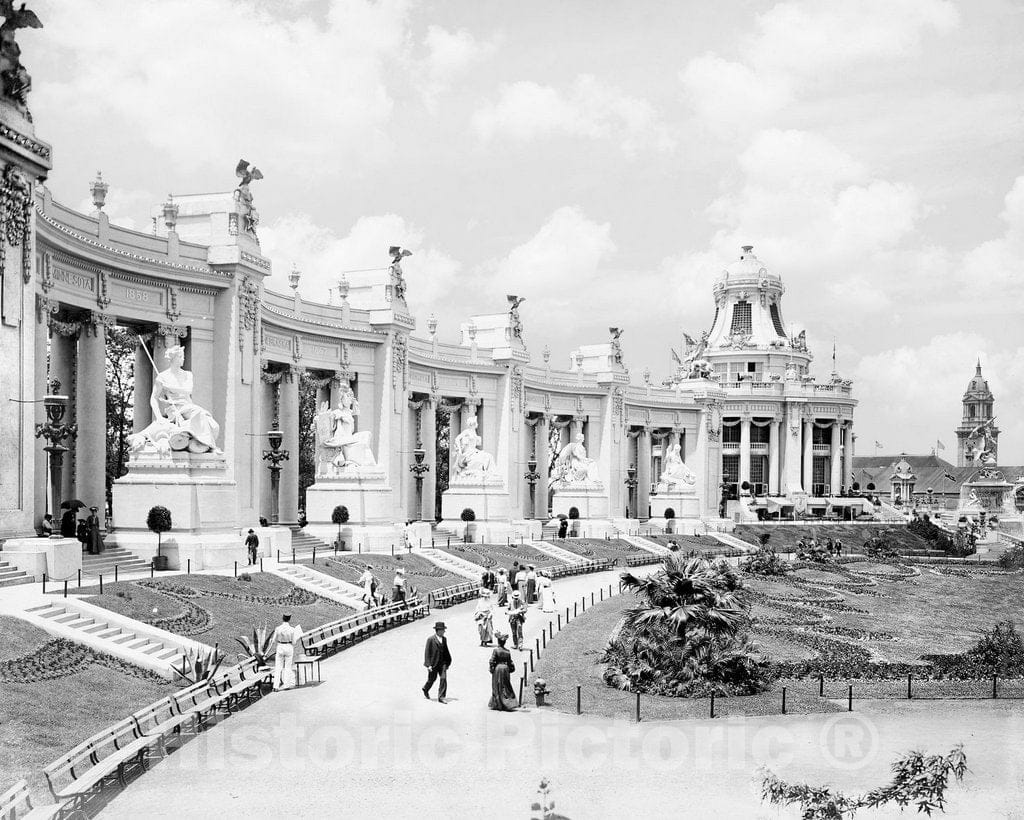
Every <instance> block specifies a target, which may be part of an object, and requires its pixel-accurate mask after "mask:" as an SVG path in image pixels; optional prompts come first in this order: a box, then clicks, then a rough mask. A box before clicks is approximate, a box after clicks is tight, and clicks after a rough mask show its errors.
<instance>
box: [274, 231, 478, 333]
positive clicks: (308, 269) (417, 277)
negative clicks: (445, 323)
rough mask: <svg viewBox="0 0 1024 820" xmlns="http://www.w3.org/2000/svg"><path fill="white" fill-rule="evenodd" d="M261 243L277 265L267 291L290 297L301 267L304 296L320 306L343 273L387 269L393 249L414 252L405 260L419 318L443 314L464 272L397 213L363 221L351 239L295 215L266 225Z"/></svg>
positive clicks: (412, 302) (410, 296)
mask: <svg viewBox="0 0 1024 820" xmlns="http://www.w3.org/2000/svg"><path fill="white" fill-rule="evenodd" d="M260 239H261V242H262V250H263V252H264V254H266V255H267V256H269V257H270V258H272V259H273V260H274V273H273V274H272V275H271V276H270V277H269V278H268V279H267V282H266V286H267V287H268V288H269V289H271V290H274V291H277V292H278V293H289V292H290V291H289V289H288V273H289V272H290V271H291V268H292V265H293V264H295V265H297V266H298V268H299V270H300V272H301V274H302V278H301V281H300V284H299V292H300V293H301V294H302V295H303V297H304V298H306V299H310V300H314V301H320V302H325V301H327V300H328V291H329V290H331V289H333V288H336V287H337V285H338V281H339V279H340V278H341V276H342V272H343V271H352V270H361V269H365V268H375V267H379V268H385V267H387V265H388V263H389V261H390V259H389V258H388V253H387V251H388V248H389V247H390V246H391V245H401V246H402V247H404V248H408V249H409V250H411V251H412V252H413V255H412V256H411V257H409V258H408V259H405V260H403V262H402V270H403V271H404V272H405V277H406V280H407V282H408V300H409V302H410V309H411V310H413V312H414V313H417V314H419V313H423V312H424V311H426V312H429V311H430V310H431V309H435V310H437V309H439V308H440V306H441V305H442V303H443V302H444V301H445V300H446V298H447V297H449V295H450V292H451V288H452V286H453V285H454V283H455V280H456V277H457V274H458V273H459V271H460V269H461V265H460V263H459V262H458V261H456V260H455V259H453V258H452V257H450V256H449V255H448V254H446V253H445V252H444V251H442V250H440V249H438V248H436V247H432V246H430V245H428V244H426V242H425V237H424V232H423V230H422V229H421V228H419V227H417V226H415V225H412V224H410V223H409V222H407V221H406V220H405V219H404V218H402V217H401V216H398V215H397V214H383V215H379V216H364V217H361V218H360V219H359V220H357V221H356V223H355V224H354V225H353V226H352V228H351V229H350V230H349V232H348V234H346V235H345V236H338V235H337V234H336V233H334V231H332V230H330V229H328V228H323V227H320V226H318V225H316V224H315V223H314V222H313V221H312V219H311V218H310V217H309V216H308V215H306V214H290V215H288V216H285V217H283V218H281V219H278V220H276V221H275V222H273V223H272V224H270V225H266V226H261V227H260Z"/></svg>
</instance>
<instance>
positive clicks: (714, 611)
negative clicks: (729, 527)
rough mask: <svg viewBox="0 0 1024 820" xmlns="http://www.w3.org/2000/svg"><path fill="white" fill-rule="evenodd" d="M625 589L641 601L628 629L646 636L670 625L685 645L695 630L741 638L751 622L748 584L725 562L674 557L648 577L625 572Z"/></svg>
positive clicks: (630, 613) (628, 618) (630, 616)
mask: <svg viewBox="0 0 1024 820" xmlns="http://www.w3.org/2000/svg"><path fill="white" fill-rule="evenodd" d="M622 585H623V587H625V588H626V589H629V590H632V591H633V592H634V593H636V595H637V597H638V598H640V601H641V602H640V603H639V604H638V605H637V606H635V607H633V608H632V609H630V610H629V611H628V612H627V613H626V622H625V625H626V627H628V628H631V629H633V630H636V631H638V632H641V633H643V632H644V631H645V630H647V629H648V628H649V627H651V626H654V625H659V626H666V627H668V628H669V629H670V630H671V631H672V632H673V633H674V634H675V638H676V639H677V640H678V641H679V642H680V643H682V644H685V643H686V639H687V632H688V630H692V629H697V630H701V631H704V632H707V633H708V634H710V635H712V636H731V635H735V634H736V632H737V630H738V629H739V628H740V626H742V625H743V623H744V622H745V621H746V618H747V607H746V605H745V604H744V602H743V599H742V595H741V592H740V590H741V589H742V586H743V584H742V581H741V580H740V579H739V577H738V576H737V575H736V573H735V572H734V571H733V569H732V567H730V566H729V565H728V564H725V563H721V562H719V563H712V562H710V561H706V560H705V559H703V558H683V557H682V556H680V555H670V556H668V558H667V559H666V560H665V566H664V569H662V570H660V571H659V572H656V573H654V574H652V575H649V576H647V577H646V578H638V577H636V576H635V575H633V574H632V573H629V572H625V573H623V574H622Z"/></svg>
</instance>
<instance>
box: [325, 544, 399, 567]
mask: <svg viewBox="0 0 1024 820" xmlns="http://www.w3.org/2000/svg"><path fill="white" fill-rule="evenodd" d="M391 554H392V555H394V554H395V548H394V546H392V547H391ZM313 566H314V567H315V566H316V544H314V545H313Z"/></svg>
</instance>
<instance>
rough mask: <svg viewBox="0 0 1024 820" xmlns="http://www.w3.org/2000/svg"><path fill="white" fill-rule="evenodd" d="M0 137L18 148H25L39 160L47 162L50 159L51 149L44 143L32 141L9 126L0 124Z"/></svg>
mask: <svg viewBox="0 0 1024 820" xmlns="http://www.w3.org/2000/svg"><path fill="white" fill-rule="evenodd" d="M0 137H3V138H4V139H6V140H10V141H11V142H13V143H14V144H15V145H17V146H19V147H20V148H25V149H26V150H28V151H29V152H31V153H33V154H35V155H36V156H37V157H39V158H40V159H43V160H46V161H47V162H49V161H50V159H51V154H52V149H51V148H50V146H49V145H47V144H46V143H45V142H40V141H39V140H35V139H32V137H29V136H27V135H25V134H22V133H21V132H20V131H15V130H14V129H13V128H11V127H10V126H9V125H6V124H4V123H2V122H0Z"/></svg>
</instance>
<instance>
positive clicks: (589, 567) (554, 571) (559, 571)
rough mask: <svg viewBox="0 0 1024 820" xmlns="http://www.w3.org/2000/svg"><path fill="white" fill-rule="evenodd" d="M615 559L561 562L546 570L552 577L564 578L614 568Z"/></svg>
mask: <svg viewBox="0 0 1024 820" xmlns="http://www.w3.org/2000/svg"><path fill="white" fill-rule="evenodd" d="M614 566H615V561H614V560H613V559H611V558H607V559H599V558H594V559H591V560H581V561H573V563H571V564H560V565H556V566H552V567H545V568H544V571H545V572H549V573H550V574H551V577H552V578H564V577H566V576H568V575H585V574H587V573H590V572H603V571H604V570H607V569H612V568H613V567H614Z"/></svg>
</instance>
